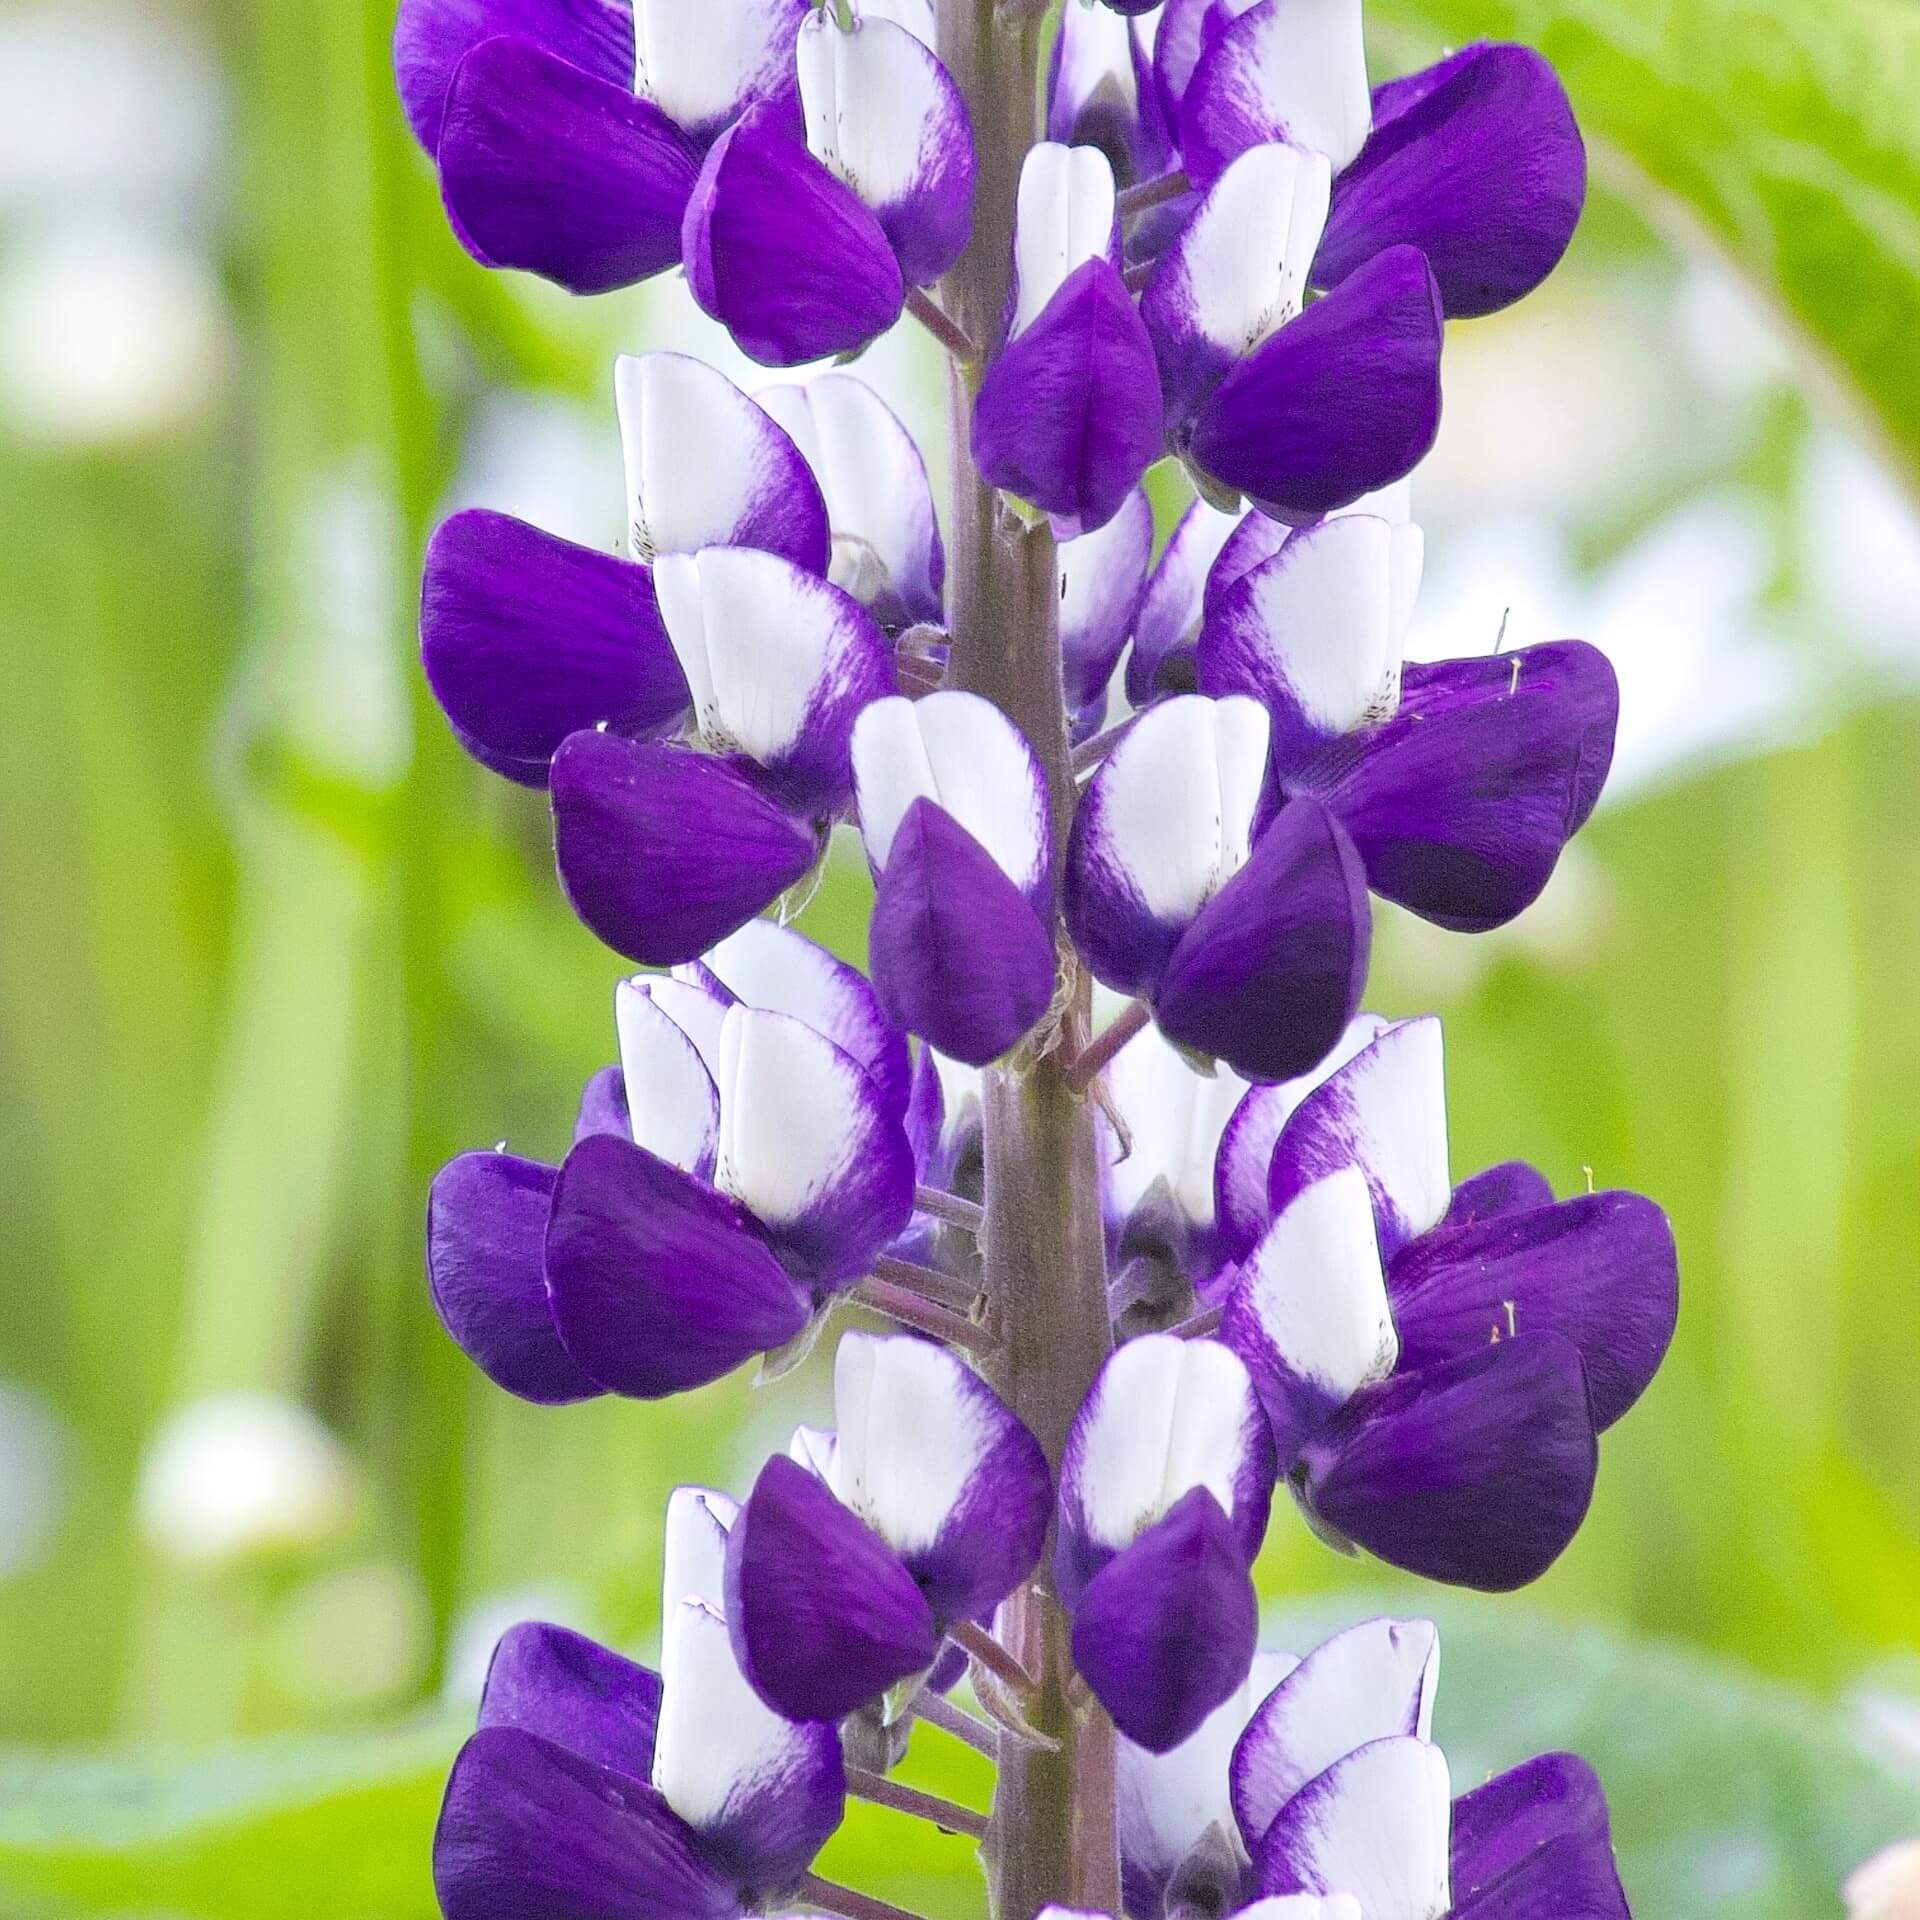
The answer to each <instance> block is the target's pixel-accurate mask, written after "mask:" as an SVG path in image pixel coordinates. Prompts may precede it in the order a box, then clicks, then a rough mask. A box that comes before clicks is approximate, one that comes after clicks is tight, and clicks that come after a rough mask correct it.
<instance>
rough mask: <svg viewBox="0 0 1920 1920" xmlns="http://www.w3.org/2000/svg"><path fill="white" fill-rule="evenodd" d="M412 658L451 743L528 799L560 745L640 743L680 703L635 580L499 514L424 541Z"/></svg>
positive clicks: (471, 515)
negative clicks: (597, 738)
mask: <svg viewBox="0 0 1920 1920" xmlns="http://www.w3.org/2000/svg"><path fill="white" fill-rule="evenodd" d="M420 657H421V664H422V665H423V666H424V667H425V668H426V674H427V683H428V685H429V686H431V687H432V689H433V697H434V698H435V699H436V700H438V701H439V703H440V705H441V708H442V710H443V711H444V712H445V714H446V716H447V718H448V720H449V721H450V722H451V723H452V726H453V730H454V732H455V734H456V735H458V736H459V740H460V744H461V745H462V746H463V747H465V748H466V749H467V751H468V752H469V753H471V754H472V755H473V757H474V758H475V759H476V760H478V761H480V762H481V764H482V765H484V766H488V767H491V768H492V769H493V770H494V772H496V773H503V774H505V775H506V776H507V777H508V778H509V779H510V780H518V781H521V782H522V783H524V784H525V785H527V786H530V787H543V786H545V785H546V783H547V763H548V762H549V761H550V760H551V759H552V758H553V755H554V751H555V749H556V748H558V746H559V745H560V742H561V741H562V740H564V739H565V738H566V737H567V735H568V734H570V733H577V732H579V731H580V730H581V729H583V728H586V729H591V728H593V727H597V726H599V725H601V724H602V723H603V722H604V723H605V724H606V725H607V726H608V727H610V728H611V729H612V730H613V731H614V732H616V733H622V734H645V733H651V732H654V731H655V730H657V729H658V728H661V727H664V726H666V725H668V724H669V723H671V722H672V721H674V720H676V719H677V718H678V717H679V715H680V714H681V713H682V712H683V711H684V709H685V707H686V705H687V683H686V679H685V677H684V676H683V675H682V674H681V671H680V663H679V662H678V661H677V660H676V659H675V658H674V657H673V649H672V648H671V647H670V646H668V644H667V637H666V634H665V632H664V631H663V630H662V628H661V625H660V616H659V612H658V609H657V608H656V607H655V605H654V599H653V583H652V581H651V580H650V579H649V578H648V575H647V570H646V568H644V567H636V566H635V565H633V563H632V562H631V561H627V560H620V559H616V558H615V557H614V556H613V555H611V554H606V553H599V552H596V551H595V550H594V549H593V548H591V547H577V546H575V545H574V544H573V543H572V542H571V541H569V540H561V539H558V538H556V537H555V536H554V535H553V534H550V533H542V532H541V531H540V530H539V528H537V527H531V526H529V525H528V524H527V523H526V522H525V521H524V520H515V519H512V518H510V517H509V516H508V515H506V514H504V513H487V512H483V511H479V510H474V511H471V512H467V513H456V514H455V515H454V516H453V518H452V519H451V520H448V521H445V522H444V523H443V524H442V525H441V526H440V528H439V529H438V531H437V532H435V534H434V536H433V539H432V540H431V541H430V542H429V543H428V546H427V565H426V578H425V581H424V582H423V584H422V587H421V596H420Z"/></svg>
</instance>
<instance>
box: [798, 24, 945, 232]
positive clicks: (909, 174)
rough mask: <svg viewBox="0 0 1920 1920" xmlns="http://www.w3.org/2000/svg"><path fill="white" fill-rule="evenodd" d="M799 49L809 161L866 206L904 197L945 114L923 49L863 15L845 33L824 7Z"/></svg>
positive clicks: (905, 35) (911, 36) (802, 33)
mask: <svg viewBox="0 0 1920 1920" xmlns="http://www.w3.org/2000/svg"><path fill="white" fill-rule="evenodd" d="M796 48H797V53H798V61H799V70H800V110H801V115H802V118H803V119H804V121H805V124H806V130H807V147H808V150H809V151H810V152H811V153H812V154H813V157H814V158H815V159H816V160H818V161H820V162H821V164H822V165H824V166H825V167H827V168H828V169H829V170H830V171H831V172H833V173H835V174H837V175H838V176H839V177H840V179H842V180H843V181H845V183H846V184H847V185H848V186H850V187H851V188H852V189H853V190H854V192H855V193H857V194H858V195H859V196H860V198H861V200H862V201H864V202H865V204H866V205H867V206H869V207H874V208H880V207H887V206H891V205H893V204H894V203H895V202H896V201H898V200H901V199H903V198H905V197H906V195H908V194H909V193H911V192H912V191H913V190H914V189H915V188H916V187H917V185H918V184H919V181H920V178H921V175H922V173H923V170H924V162H923V159H922V150H923V146H924V143H925V140H926V138H927V134H928V130H929V126H930V124H931V123H937V122H940V121H942V120H944V117H945V114H946V110H947V95H946V93H945V92H944V90H942V89H941V88H940V87H939V86H938V84H937V81H936V75H937V74H938V71H939V69H938V68H937V67H935V66H934V65H933V63H931V62H930V61H929V60H928V59H927V48H926V46H925V44H924V43H923V42H922V41H921V40H920V39H919V38H918V37H917V36H916V35H914V34H912V33H910V32H908V31H907V29H906V28H905V27H901V26H897V25H895V23H894V22H893V21H891V20H882V19H875V18H870V17H867V16H864V15H863V16H862V17H861V18H860V20H859V21H858V23H857V24H856V26H855V28H854V30H853V31H852V32H851V33H847V32H843V31H842V30H841V28H840V25H839V23H838V22H837V21H836V20H835V19H834V18H833V13H832V9H831V8H827V9H823V10H821V11H818V12H815V13H813V14H811V15H810V16H809V18H808V20H807V23H806V25H805V26H804V27H802V28H801V30H800V37H799V39H798V41H797V42H796Z"/></svg>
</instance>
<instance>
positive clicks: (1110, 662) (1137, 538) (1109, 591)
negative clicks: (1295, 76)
mask: <svg viewBox="0 0 1920 1920" xmlns="http://www.w3.org/2000/svg"><path fill="white" fill-rule="evenodd" d="M1077 4H1078V0H1076V5H1077ZM1152 558H1153V504H1152V502H1151V501H1149V500H1148V498H1147V495H1146V490H1145V489H1144V488H1143V487H1136V488H1134V490H1133V491H1132V492H1131V493H1130V494H1128V495H1127V497H1126V499H1125V500H1124V501H1122V502H1121V505H1120V510H1119V512H1117V513H1116V514H1115V515H1114V516H1113V518H1112V519H1111V520H1109V521H1108V522H1107V523H1106V525H1105V526H1103V527H1096V528H1095V529H1094V530H1093V532H1091V533H1083V534H1082V535H1081V536H1080V537H1079V538H1078V539H1077V540H1062V541H1061V542H1060V544H1059V546H1058V548H1057V549H1056V552H1055V567H1056V571H1057V576H1058V580H1059V624H1060V677H1061V684H1062V688H1063V690H1064V692H1065V694H1066V699H1067V714H1068V719H1069V729H1070V731H1071V733H1072V734H1073V736H1074V738H1075V739H1077V740H1084V739H1087V738H1090V737H1091V736H1092V735H1093V734H1095V733H1097V732H1098V731H1099V729H1100V728H1101V727H1102V726H1103V725H1104V724H1105V721H1106V716H1107V689H1108V685H1109V683H1110V682H1111V681H1112V679H1113V670H1114V668H1115V667H1116V666H1117V665H1118V664H1119V662H1120V654H1121V651H1122V649H1124V648H1125V646H1126V644H1127V636H1128V635H1129V634H1130V633H1132V632H1133V631H1134V626H1135V621H1136V618H1137V616H1138V614H1139V608H1140V598H1141V594H1142V592H1143V591H1144V590H1145V587H1146V580H1147V563H1148V562H1149V561H1150V560H1151V559H1152Z"/></svg>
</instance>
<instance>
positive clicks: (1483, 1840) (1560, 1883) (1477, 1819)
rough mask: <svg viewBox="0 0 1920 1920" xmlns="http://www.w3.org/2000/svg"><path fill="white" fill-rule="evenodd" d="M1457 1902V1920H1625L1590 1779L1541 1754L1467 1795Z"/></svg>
mask: <svg viewBox="0 0 1920 1920" xmlns="http://www.w3.org/2000/svg"><path fill="white" fill-rule="evenodd" d="M1453 1895H1454V1907H1453V1912H1454V1915H1455V1917H1456V1920H1629V1915H1628V1909H1627V1899H1626V1895H1625V1894H1624V1893H1623V1892H1622V1891H1621V1887H1620V1875H1619V1871H1618V1869H1617V1868H1616V1867H1615V1865H1614V1860H1613V1841H1612V1837H1611V1835H1610V1833H1609V1831H1608V1821H1607V1802H1606V1796H1605V1795H1604V1794H1603V1793H1602V1792H1601V1790H1600V1782H1599V1780H1598V1779H1597V1778H1596V1777H1595V1775H1594V1771H1593V1769H1592V1768H1591V1767H1590V1766H1588V1765H1587V1763H1586V1762H1585V1761H1584V1760H1582V1759H1579V1758H1578V1757H1577V1756H1575V1755H1573V1754H1571V1753H1543V1754H1541V1755H1540V1756H1539V1757H1538V1758H1537V1759H1533V1760H1528V1761H1524V1762H1522V1764H1521V1765H1519V1766H1517V1767H1514V1768H1512V1769H1510V1770H1509V1771H1508V1772H1506V1773H1503V1774H1500V1775H1499V1776H1498V1777H1497V1778H1495V1779H1492V1780H1489V1781H1488V1782H1487V1784H1486V1785H1485V1786H1484V1787H1476V1788H1475V1789H1474V1790H1473V1791H1472V1792H1471V1793H1463V1794H1462V1795H1461V1796H1460V1797H1459V1799H1457V1800H1456V1801H1455V1802H1454V1803H1453Z"/></svg>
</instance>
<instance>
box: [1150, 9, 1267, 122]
mask: <svg viewBox="0 0 1920 1920" xmlns="http://www.w3.org/2000/svg"><path fill="white" fill-rule="evenodd" d="M1256 3H1257V0H1166V4H1165V5H1164V6H1162V8H1161V9H1160V22H1159V25H1158V27H1157V28H1156V29H1155V32H1154V36H1153V79H1154V86H1155V88H1156V89H1157V90H1158V92H1159V95H1160V105H1161V111H1162V112H1163V113H1164V114H1165V115H1166V117H1167V121H1168V124H1169V125H1171V126H1174V127H1178V126H1179V124H1180V104H1181V102H1182V101H1183V100H1184V99H1185V98H1186V93H1187V88H1188V87H1189V86H1190V85H1191V84H1192V81H1193V72H1194V68H1195V67H1197V66H1198V65H1199V63H1200V56H1201V55H1202V54H1204V53H1205V52H1206V51H1207V49H1208V48H1209V47H1211V46H1212V45H1213V43H1214V42H1215V41H1216V40H1217V39H1218V38H1219V37H1220V35H1221V34H1223V33H1224V32H1225V31H1226V30H1227V28H1228V27H1230V26H1232V24H1233V23H1234V21H1236V20H1237V19H1239V17H1240V16H1241V15H1242V14H1243V13H1245V12H1246V11H1247V10H1248V9H1249V8H1250V7H1252V6H1254V5H1255V4H1256Z"/></svg>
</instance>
